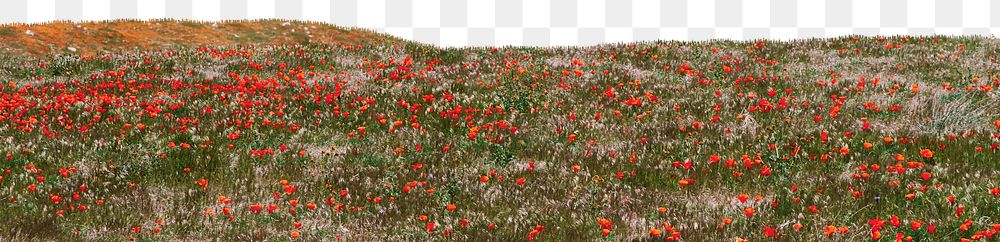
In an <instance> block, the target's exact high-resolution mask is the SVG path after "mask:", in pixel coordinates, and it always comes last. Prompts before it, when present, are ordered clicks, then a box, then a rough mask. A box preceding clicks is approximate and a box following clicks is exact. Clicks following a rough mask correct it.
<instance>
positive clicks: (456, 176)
mask: <svg viewBox="0 0 1000 242" xmlns="http://www.w3.org/2000/svg"><path fill="white" fill-rule="evenodd" d="M188 27H189V28H202V27H204V26H202V25H195V26H190V25H189V26H188ZM4 31H6V30H4ZM245 38H253V37H250V36H247V37H245ZM296 38H298V37H296ZM270 44H271V43H263V44H260V45H254V46H229V47H211V46H205V47H191V48H187V47H184V48H168V49H164V50H156V51H139V50H135V51H119V52H108V53H105V54H96V55H81V54H79V53H69V52H67V53H63V54H59V55H52V54H50V55H46V56H43V57H25V56H22V55H13V54H7V55H4V56H3V57H0V80H2V81H4V83H3V86H2V87H0V138H2V139H3V141H4V143H5V144H6V145H3V146H0V147H2V148H0V155H2V156H3V157H0V160H2V163H0V171H2V174H0V198H3V200H4V201H3V202H2V203H0V219H2V220H3V221H5V222H3V225H0V227H2V228H4V229H0V238H3V240H11V241H22V240H102V241H120V240H130V239H131V240H142V241H172V240H221V241H234V240H236V241H247V240H255V241H256V240H277V241H282V240H315V241H331V240H346V241H425V240H435V241H437V240H457V241H510V240H542V241H595V240H613V241H624V240H628V241H632V240H687V241H745V240H750V241H774V240H783V241H816V240H836V241H864V240H881V241H893V240H904V241H909V240H915V241H956V240H981V241H996V240H997V239H998V237H1000V236H996V234H997V232H1000V150H998V149H1000V147H998V144H1000V92H998V90H997V89H1000V80H998V78H1000V73H997V72H998V69H997V68H998V63H997V62H996V58H997V55H998V53H1000V41H998V40H996V39H992V38H979V37H938V36H925V37H905V36H902V37H901V36H896V37H843V38H833V39H810V40H796V41H786V42H782V41H748V42H736V41H703V42H676V41H661V42H645V43H633V44H612V45H599V46H590V47H573V48H514V47H509V48H463V49H441V48H435V47H429V46H426V45H420V44H413V43H402V44H394V45H364V44H351V45H326V44H318V43H312V44H305V45H270Z"/></svg>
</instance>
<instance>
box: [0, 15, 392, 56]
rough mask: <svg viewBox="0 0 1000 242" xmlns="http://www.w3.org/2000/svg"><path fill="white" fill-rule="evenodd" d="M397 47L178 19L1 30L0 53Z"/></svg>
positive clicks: (310, 29) (290, 24)
mask: <svg viewBox="0 0 1000 242" xmlns="http://www.w3.org/2000/svg"><path fill="white" fill-rule="evenodd" d="M306 42H311V43H322V44H332V45H340V44H348V45H353V44H376V43H377V44H393V43H401V42H404V40H401V39H399V38H396V37H392V36H389V35H385V34H379V33H375V32H372V31H369V30H365V29H359V28H342V27H337V26H334V25H330V24H324V23H315V22H302V21H286V20H258V21H224V22H196V21H177V20H155V21H131V20H117V21H110V22H80V23H74V22H65V21H62V22H50V23H41V24H9V25H3V26H0V50H4V51H8V52H11V53H15V54H24V55H30V56H41V55H44V54H48V53H58V52H79V54H82V55H91V54H94V53H98V52H104V51H117V50H128V49H132V48H138V49H145V50H159V49H164V48H185V47H192V46H232V45H246V44H256V45H259V44H294V43H306Z"/></svg>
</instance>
